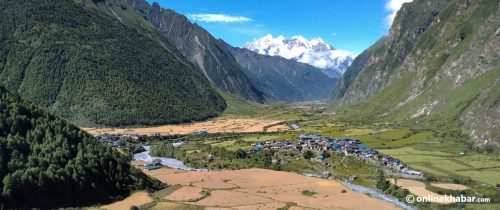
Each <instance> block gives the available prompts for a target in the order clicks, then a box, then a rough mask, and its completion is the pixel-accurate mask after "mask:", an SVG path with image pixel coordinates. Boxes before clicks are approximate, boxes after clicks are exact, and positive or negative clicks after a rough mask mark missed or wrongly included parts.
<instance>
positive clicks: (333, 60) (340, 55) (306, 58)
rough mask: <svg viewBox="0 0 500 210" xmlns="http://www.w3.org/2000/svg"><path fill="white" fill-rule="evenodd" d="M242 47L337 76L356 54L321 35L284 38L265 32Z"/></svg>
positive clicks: (330, 75)
mask: <svg viewBox="0 0 500 210" xmlns="http://www.w3.org/2000/svg"><path fill="white" fill-rule="evenodd" d="M244 48H246V49H249V50H251V51H254V52H256V53H259V54H262V55H270V56H281V57H283V58H286V59H292V60H296V61H298V62H301V63H307V64H310V65H312V66H315V67H318V68H320V69H322V70H323V72H324V73H325V74H327V75H328V76H329V77H332V78H333V77H339V76H340V75H341V74H343V73H344V71H345V70H346V69H347V67H349V65H350V64H351V63H352V60H353V59H354V57H355V56H356V55H355V54H354V53H352V52H349V51H343V50H337V49H335V48H333V47H332V46H331V45H329V44H327V43H326V42H325V41H323V39H321V37H314V38H313V39H311V40H310V41H309V40H307V39H306V38H304V37H303V36H302V35H295V36H292V38H291V39H286V38H285V37H284V36H282V35H279V36H277V37H275V38H274V37H273V35H271V34H267V35H265V36H264V37H262V38H260V39H256V40H254V41H252V42H248V43H246V44H245V46H244Z"/></svg>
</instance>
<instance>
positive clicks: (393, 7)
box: [384, 0, 413, 28]
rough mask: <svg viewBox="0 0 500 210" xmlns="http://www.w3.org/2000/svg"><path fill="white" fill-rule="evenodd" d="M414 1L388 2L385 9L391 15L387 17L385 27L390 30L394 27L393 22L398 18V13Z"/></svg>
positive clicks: (388, 0) (391, 0) (399, 0)
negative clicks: (406, 4) (405, 4)
mask: <svg viewBox="0 0 500 210" xmlns="http://www.w3.org/2000/svg"><path fill="white" fill-rule="evenodd" d="M412 1H413V0H387V2H386V3H385V9H386V10H387V11H389V15H387V16H386V17H385V20H384V22H385V26H386V27H387V28H390V27H391V25H392V21H394V18H395V17H396V13H397V12H398V10H399V9H400V8H401V6H403V4H404V3H407V2H412Z"/></svg>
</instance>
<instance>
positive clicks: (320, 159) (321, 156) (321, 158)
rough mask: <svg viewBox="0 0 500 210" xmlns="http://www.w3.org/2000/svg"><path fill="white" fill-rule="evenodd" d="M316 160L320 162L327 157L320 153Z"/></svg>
mask: <svg viewBox="0 0 500 210" xmlns="http://www.w3.org/2000/svg"><path fill="white" fill-rule="evenodd" d="M315 160H316V161H318V162H323V160H325V158H324V157H323V155H318V156H317V157H316V159H315Z"/></svg>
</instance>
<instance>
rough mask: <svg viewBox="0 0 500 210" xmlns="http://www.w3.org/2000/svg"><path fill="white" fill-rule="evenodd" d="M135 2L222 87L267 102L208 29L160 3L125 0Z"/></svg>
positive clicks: (227, 90) (190, 58)
mask: <svg viewBox="0 0 500 210" xmlns="http://www.w3.org/2000/svg"><path fill="white" fill-rule="evenodd" d="M123 1H126V2H128V4H130V5H132V6H133V7H134V8H135V9H136V10H137V11H138V12H139V13H141V14H142V16H143V17H144V19H146V20H147V21H149V22H150V23H151V24H152V25H153V26H154V27H156V28H157V29H158V31H159V32H160V33H161V34H162V35H163V36H164V37H165V38H167V39H168V40H169V41H170V42H171V43H172V44H173V45H175V46H176V47H177V48H178V49H179V51H181V53H182V54H183V55H184V56H185V57H186V58H187V59H188V60H189V61H190V62H191V63H193V64H194V65H195V66H197V67H198V69H199V70H200V71H201V72H202V73H203V74H204V75H205V77H206V78H207V79H208V80H209V81H210V82H211V83H212V84H214V85H215V86H217V87H219V88H220V89H222V90H224V91H226V92H228V93H231V94H233V95H237V96H240V97H243V98H245V99H247V100H252V101H256V102H261V103H262V102H264V100H265V99H264V96H263V95H262V92H261V90H258V89H257V88H255V86H254V85H253V83H252V81H250V79H248V78H247V77H246V75H245V74H244V73H243V72H242V70H241V67H240V66H239V65H238V63H237V62H236V60H235V59H234V57H233V56H232V55H231V53H230V52H229V49H227V48H226V46H225V45H224V44H223V43H222V42H220V41H219V40H218V39H215V38H214V37H213V36H212V35H211V34H210V33H209V32H208V31H206V30H205V29H203V28H202V27H200V26H198V25H197V24H193V23H191V22H190V21H189V20H188V19H187V17H185V16H183V15H181V14H178V13H176V12H175V11H173V10H170V9H163V8H161V7H160V5H159V4H158V3H157V2H153V3H152V4H151V5H150V4H149V3H148V2H147V1H145V0H123Z"/></svg>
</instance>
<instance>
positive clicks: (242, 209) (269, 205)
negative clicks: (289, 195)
mask: <svg viewBox="0 0 500 210" xmlns="http://www.w3.org/2000/svg"><path fill="white" fill-rule="evenodd" d="M285 206H286V203H280V202H272V203H263V204H255V205H249V206H238V207H235V209H237V210H254V209H279V208H283V207H285Z"/></svg>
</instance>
